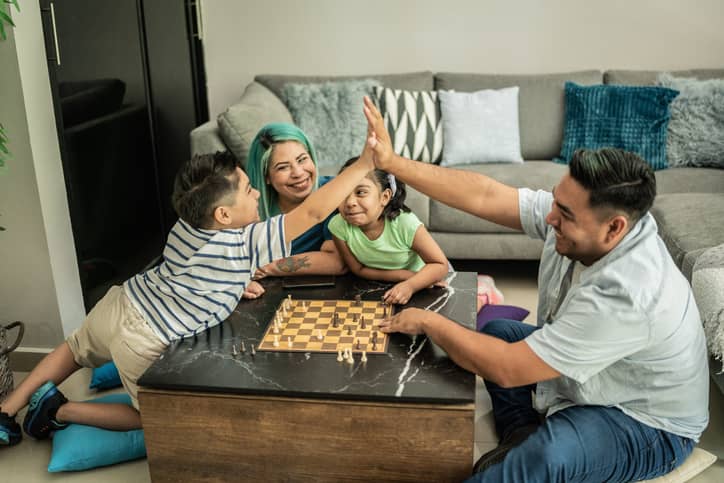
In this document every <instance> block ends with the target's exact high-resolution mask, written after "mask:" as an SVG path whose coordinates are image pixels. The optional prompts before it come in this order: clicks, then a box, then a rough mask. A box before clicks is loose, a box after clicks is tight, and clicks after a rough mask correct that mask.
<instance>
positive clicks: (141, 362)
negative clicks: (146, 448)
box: [66, 286, 167, 409]
mask: <svg viewBox="0 0 724 483" xmlns="http://www.w3.org/2000/svg"><path fill="white" fill-rule="evenodd" d="M66 342H67V343H68V346H69V347H70V351H71V352H72V353H73V358H74V359H75V362H76V363H77V364H78V365H80V366H83V367H99V366H101V365H103V364H105V363H106V362H108V361H110V360H113V362H114V363H115V364H116V367H117V368H118V374H119V375H120V376H121V382H122V383H123V386H124V387H125V388H126V391H128V394H129V395H130V396H131V401H132V402H133V407H134V408H136V409H138V383H137V381H138V378H139V377H141V375H143V373H144V372H145V371H146V369H148V367H149V366H150V365H151V364H153V362H154V361H156V359H158V358H159V357H160V356H161V354H163V352H164V351H165V350H166V347H167V346H166V344H165V343H164V342H163V341H162V340H161V339H159V338H158V336H157V335H156V334H154V332H153V330H152V329H151V327H150V326H149V325H148V323H146V321H145V320H144V319H143V317H141V314H139V313H138V311H137V310H136V309H135V307H133V304H131V301H130V300H128V297H126V293H125V291H124V290H123V287H120V286H113V287H111V288H110V290H108V293H106V295H105V296H104V297H103V298H102V299H101V300H100V301H99V302H98V303H97V304H96V305H95V307H93V310H91V311H90V313H89V314H88V316H87V317H86V319H85V321H84V322H83V325H81V326H80V327H79V328H78V329H76V330H75V332H73V333H72V334H71V335H70V337H68V339H66Z"/></svg>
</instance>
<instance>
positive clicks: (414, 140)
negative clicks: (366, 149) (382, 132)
mask: <svg viewBox="0 0 724 483" xmlns="http://www.w3.org/2000/svg"><path fill="white" fill-rule="evenodd" d="M375 102H376V103H377V107H378V108H379V109H380V113H381V114H382V117H383V118H384V121H385V127H386V128H387V130H388V131H389V133H390V138H391V139H392V147H393V149H394V150H395V152H396V153H397V154H399V155H401V156H404V157H406V158H409V159H414V160H415V161H422V162H423V163H434V164H439V163H440V159H441V157H442V146H443V136H442V123H441V115H440V102H439V101H438V96H437V91H409V90H403V89H392V88H391V87H375Z"/></svg>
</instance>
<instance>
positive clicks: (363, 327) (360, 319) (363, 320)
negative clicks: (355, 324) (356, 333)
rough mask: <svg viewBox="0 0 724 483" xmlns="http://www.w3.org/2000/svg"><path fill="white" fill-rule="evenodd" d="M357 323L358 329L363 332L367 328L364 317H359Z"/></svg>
mask: <svg viewBox="0 0 724 483" xmlns="http://www.w3.org/2000/svg"><path fill="white" fill-rule="evenodd" d="M359 323H360V327H361V328H362V330H364V329H366V328H367V324H366V323H365V316H364V315H362V316H360V318H359Z"/></svg>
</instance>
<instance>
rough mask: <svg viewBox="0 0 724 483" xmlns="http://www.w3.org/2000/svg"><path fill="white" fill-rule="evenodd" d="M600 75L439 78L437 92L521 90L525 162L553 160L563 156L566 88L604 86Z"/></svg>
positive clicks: (447, 75)
mask: <svg viewBox="0 0 724 483" xmlns="http://www.w3.org/2000/svg"><path fill="white" fill-rule="evenodd" d="M602 80H603V76H602V74H601V72H600V71H597V70H590V71H580V72H568V73H561V74H535V75H532V74H527V75H522V74H521V75H516V74H507V75H496V74H460V73H447V72H441V73H438V74H435V89H437V90H455V91H460V92H474V91H479V90H481V89H500V88H503V87H511V86H518V87H519V88H520V93H519V96H518V119H519V123H520V148H521V154H522V155H523V159H553V158H554V157H556V156H558V153H560V152H561V141H562V139H563V121H564V118H565V116H564V110H565V104H564V96H563V85H564V83H565V82H566V81H573V82H576V83H578V84H582V85H591V84H600V83H601V82H602Z"/></svg>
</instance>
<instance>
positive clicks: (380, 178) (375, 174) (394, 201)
mask: <svg viewBox="0 0 724 483" xmlns="http://www.w3.org/2000/svg"><path fill="white" fill-rule="evenodd" d="M358 159H359V156H355V157H353V158H349V159H348V160H347V161H346V162H345V163H344V164H343V165H342V167H341V168H340V169H339V172H340V173H341V172H342V171H344V169H345V168H348V167H349V166H351V165H352V164H353V163H354V162H355V161H357V160H358ZM367 177H368V178H371V179H372V180H374V181H375V182H376V183H377V184H378V185H379V186H380V188H381V189H380V191H384V190H386V189H389V190H390V191H393V194H392V197H391V198H390V201H389V203H387V206H385V208H384V210H382V214H381V215H380V217H383V216H384V217H385V218H387V219H388V220H394V219H395V218H397V215H399V214H400V213H402V212H403V211H404V212H409V211H412V210H410V208H408V207H407V205H406V204H405V198H406V197H407V190H406V189H405V183H403V182H402V181H400V180H398V179H395V190H393V189H392V186H391V185H390V175H388V174H387V172H386V171H382V170H381V169H376V168H375V169H374V170H372V172H371V173H369V174H367Z"/></svg>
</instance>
